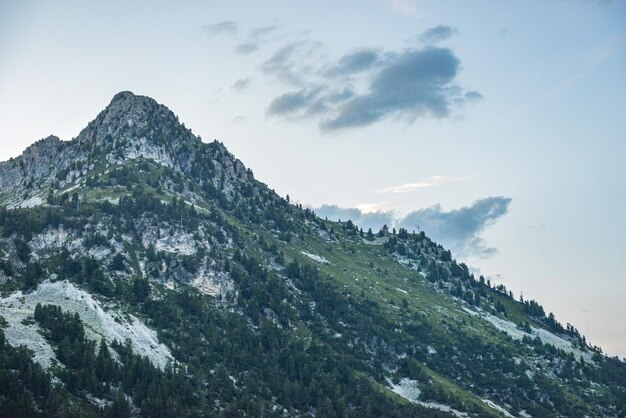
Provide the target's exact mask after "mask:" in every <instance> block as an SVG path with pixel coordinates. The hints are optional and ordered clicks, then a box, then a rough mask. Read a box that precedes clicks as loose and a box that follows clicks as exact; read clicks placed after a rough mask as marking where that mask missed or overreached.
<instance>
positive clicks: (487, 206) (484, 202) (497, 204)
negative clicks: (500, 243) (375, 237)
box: [314, 196, 511, 258]
mask: <svg viewBox="0 0 626 418" xmlns="http://www.w3.org/2000/svg"><path fill="white" fill-rule="evenodd" d="M510 203H511V199H510V198H508V197H502V196H494V197H487V198H485V199H480V200H477V201H476V202H474V203H473V204H472V205H471V206H466V207H462V208H459V209H453V210H450V211H445V210H443V209H442V207H441V205H435V206H431V207H429V208H425V209H419V210H416V211H413V212H410V213H409V214H407V215H406V216H404V217H400V218H398V217H396V216H395V213H394V212H393V211H382V210H381V211H375V212H364V211H362V210H359V209H356V208H341V207H338V206H335V205H323V206H321V207H319V208H316V209H314V211H315V212H316V213H317V215H318V216H320V217H322V218H323V217H327V218H329V219H332V220H338V219H342V220H344V221H346V220H348V219H350V220H352V221H353V222H354V223H355V224H356V225H359V226H360V227H361V228H363V229H367V228H372V230H373V231H378V230H379V229H380V228H381V227H382V226H383V225H387V226H389V227H396V228H398V227H402V228H406V229H408V230H409V231H414V230H415V231H417V230H422V231H424V232H425V233H426V234H427V235H428V236H429V237H430V238H432V239H433V240H434V241H436V242H439V243H441V244H442V245H444V246H445V247H447V248H450V249H451V250H452V251H453V252H454V253H455V254H456V255H457V256H462V257H468V256H473V257H479V258H486V257H489V256H492V255H494V254H495V253H496V252H497V249H495V248H492V247H489V246H488V245H487V243H486V242H485V240H484V238H483V237H482V234H483V232H484V231H485V230H486V229H487V228H488V227H489V226H491V225H493V224H494V223H495V222H496V221H497V220H498V219H500V218H501V217H502V216H504V215H505V214H507V213H508V210H509V205H510Z"/></svg>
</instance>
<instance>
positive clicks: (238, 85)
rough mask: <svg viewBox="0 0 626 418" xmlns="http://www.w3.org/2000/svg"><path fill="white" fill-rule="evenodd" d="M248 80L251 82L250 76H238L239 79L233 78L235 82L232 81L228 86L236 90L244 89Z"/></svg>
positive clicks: (248, 84) (247, 84) (248, 83)
mask: <svg viewBox="0 0 626 418" xmlns="http://www.w3.org/2000/svg"><path fill="white" fill-rule="evenodd" d="M250 82H251V80H250V78H240V79H237V80H235V82H234V83H233V85H232V86H230V88H231V89H232V90H238V91H241V90H245V89H247V88H248V87H249V86H250Z"/></svg>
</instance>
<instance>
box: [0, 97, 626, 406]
mask: <svg viewBox="0 0 626 418" xmlns="http://www.w3.org/2000/svg"><path fill="white" fill-rule="evenodd" d="M0 204H1V207H0V291H1V296H0V327H1V330H0V416H116V417H118V416H148V417H170V416H265V417H292V416H301V417H312V416H320V417H327V416H329V417H330V416H337V417H382V416H390V417H411V416H436V417H443V416H457V417H470V416H474V417H484V416H493V417H497V416H507V417H509V416H520V417H529V416H532V417H550V416H624V415H625V414H626V365H625V364H624V362H623V361H621V360H619V359H617V358H609V357H607V356H605V355H604V354H602V350H601V349H600V348H599V347H595V346H592V345H591V344H590V343H589V342H588V341H587V340H586V338H585V337H584V336H583V335H581V334H580V332H578V330H577V329H576V328H575V327H574V326H572V325H570V324H566V325H565V326H563V325H562V324H561V323H560V322H558V321H557V319H556V318H555V317H554V315H553V314H551V313H546V310H545V309H544V307H543V306H541V305H540V304H539V303H538V302H536V301H535V300H523V299H521V298H520V299H519V300H517V299H514V298H513V294H512V292H510V291H508V290H507V289H506V287H505V286H503V285H498V284H495V283H490V282H489V281H486V280H485V279H484V278H483V277H475V276H474V275H473V274H471V273H470V272H469V269H468V267H467V266H466V265H465V264H463V263H462V262H459V261H457V260H455V259H454V258H453V255H452V254H451V253H450V251H448V250H446V249H445V248H443V247H442V246H441V245H438V244H437V243H435V242H433V241H432V240H431V239H429V238H428V237H427V236H426V234H424V233H423V232H420V233H414V232H410V231H407V230H405V229H399V230H397V231H396V230H395V229H392V230H389V229H388V228H386V227H385V228H383V229H381V230H380V231H378V232H377V233H375V232H373V231H367V232H364V231H363V230H361V229H359V228H358V227H357V226H356V225H354V224H353V223H352V222H351V221H347V222H331V221H328V220H324V219H320V218H319V217H317V216H316V215H315V213H313V212H312V211H311V210H309V209H305V208H302V206H301V205H294V204H291V203H290V202H289V200H288V199H284V198H282V197H281V196H278V195H277V194H276V193H275V192H274V191H273V190H271V189H270V188H269V187H268V186H266V185H265V184H263V183H261V182H259V181H258V180H256V179H255V178H254V176H253V175H252V171H251V170H249V169H247V168H246V167H245V166H244V165H243V164H242V163H241V161H239V160H237V159H236V158H235V157H234V156H233V155H232V154H230V153H229V152H228V150H227V149H226V148H225V147H224V145H223V144H221V143H220V142H217V141H215V142H212V143H205V142H203V141H202V140H201V139H200V138H199V137H197V136H195V135H193V134H192V132H191V131H190V130H188V129H187V128H185V126H184V125H182V124H181V123H180V122H179V120H178V118H177V117H176V115H174V113H172V112H171V111H170V110H169V109H168V108H167V107H165V106H163V105H160V104H158V103H157V102H156V101H154V100H153V99H151V98H149V97H144V96H137V95H134V94H133V93H131V92H121V93H118V94H117V95H115V97H114V98H113V100H112V101H111V103H110V104H109V105H108V106H107V107H106V109H105V110H103V111H102V112H101V113H100V114H99V115H98V116H97V117H96V118H95V119H94V120H93V121H92V122H90V123H89V124H88V125H87V127H86V128H85V129H83V130H82V131H81V132H80V134H79V135H78V136H77V137H76V138H74V139H72V140H70V141H61V140H60V139H59V138H56V137H52V136H51V137H48V138H45V139H42V140H40V141H38V142H36V143H34V144H33V145H32V146H30V147H29V148H27V149H26V150H25V151H24V153H23V154H22V155H21V156H19V157H17V158H14V159H11V160H9V161H6V162H3V163H0ZM537 296H540V295H537Z"/></svg>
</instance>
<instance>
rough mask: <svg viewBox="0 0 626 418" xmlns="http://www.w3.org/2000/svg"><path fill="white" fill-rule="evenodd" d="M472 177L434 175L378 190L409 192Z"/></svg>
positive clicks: (381, 191) (380, 191) (384, 191)
mask: <svg viewBox="0 0 626 418" xmlns="http://www.w3.org/2000/svg"><path fill="white" fill-rule="evenodd" d="M469 178H470V177H446V176H432V177H429V178H428V179H426V180H424V181H420V182H416V183H405V184H401V185H399V186H390V187H385V188H382V189H378V190H376V191H377V192H378V193H407V192H413V191H416V190H420V189H426V188H430V187H434V186H438V185H442V184H446V183H453V182H459V181H464V180H468V179H469Z"/></svg>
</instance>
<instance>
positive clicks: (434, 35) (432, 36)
mask: <svg viewBox="0 0 626 418" xmlns="http://www.w3.org/2000/svg"><path fill="white" fill-rule="evenodd" d="M457 33H459V31H458V30H457V29H456V28H453V27H452V26H448V25H439V26H435V27H432V28H429V29H426V30H425V31H424V32H422V34H421V35H420V36H419V39H420V41H422V42H424V43H425V44H437V43H439V42H443V41H446V40H448V39H449V38H451V37H452V35H455V34H457Z"/></svg>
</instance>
